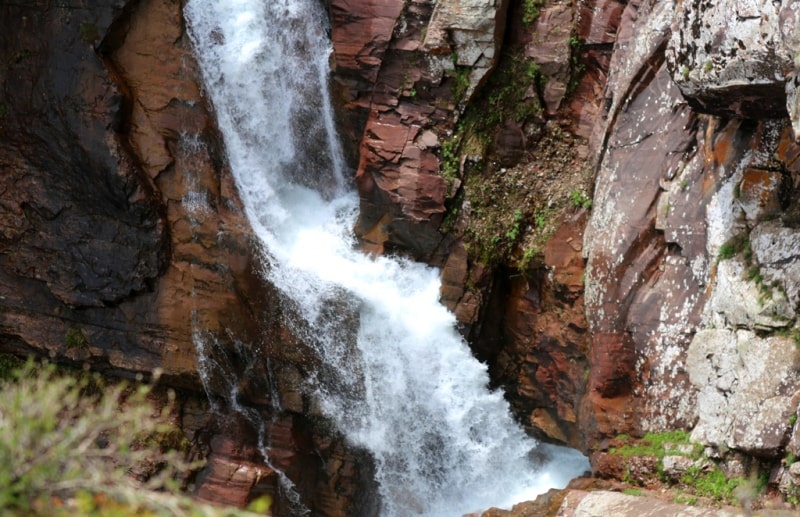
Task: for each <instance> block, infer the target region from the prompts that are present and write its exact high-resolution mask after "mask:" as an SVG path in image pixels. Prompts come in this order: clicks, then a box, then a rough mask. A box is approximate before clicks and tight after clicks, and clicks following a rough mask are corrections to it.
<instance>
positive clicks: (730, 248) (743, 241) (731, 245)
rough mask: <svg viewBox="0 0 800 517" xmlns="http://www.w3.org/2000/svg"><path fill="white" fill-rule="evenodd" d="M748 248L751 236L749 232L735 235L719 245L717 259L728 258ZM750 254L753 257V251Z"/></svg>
mask: <svg viewBox="0 0 800 517" xmlns="http://www.w3.org/2000/svg"><path fill="white" fill-rule="evenodd" d="M748 248H750V236H749V235H748V234H747V233H740V234H738V235H734V236H733V237H731V238H730V239H728V240H727V241H726V242H725V244H723V245H722V246H720V247H719V251H718V252H717V260H718V261H720V260H728V259H730V258H733V257H735V256H736V255H738V254H740V253H743V252H744V251H745V249H748ZM749 256H750V257H751V258H752V253H751V254H750V255H749Z"/></svg>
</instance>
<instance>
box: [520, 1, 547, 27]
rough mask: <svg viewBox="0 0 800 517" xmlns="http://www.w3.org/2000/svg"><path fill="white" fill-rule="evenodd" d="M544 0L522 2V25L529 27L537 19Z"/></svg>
mask: <svg viewBox="0 0 800 517" xmlns="http://www.w3.org/2000/svg"><path fill="white" fill-rule="evenodd" d="M544 4H545V0H524V2H523V4H522V23H524V24H525V25H530V24H532V23H533V22H535V21H536V20H537V19H538V18H539V14H540V11H541V9H542V7H544Z"/></svg>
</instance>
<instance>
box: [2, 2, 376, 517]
mask: <svg viewBox="0 0 800 517" xmlns="http://www.w3.org/2000/svg"><path fill="white" fill-rule="evenodd" d="M0 26H2V27H3V31H0V32H2V36H0V38H2V45H0V58H2V60H3V63H10V65H9V68H8V72H9V73H7V74H3V75H2V76H0V86H1V87H2V91H3V92H5V95H4V96H3V98H2V100H0V102H1V104H0V168H2V170H3V174H2V178H0V185H1V186H2V189H3V190H4V192H6V194H5V195H4V196H3V199H2V202H0V297H2V298H0V299H1V300H2V305H3V310H2V313H0V348H2V350H3V351H7V352H15V353H31V352H33V353H37V354H40V355H48V354H49V355H51V356H52V357H54V358H55V359H56V360H58V361H63V362H68V363H72V364H78V365H81V364H86V365H90V366H91V367H93V368H95V369H97V370H101V371H106V372H109V373H113V374H115V375H122V376H125V377H133V376H134V375H136V374H144V375H145V376H148V375H149V374H150V372H152V371H153V370H154V369H156V368H159V369H161V370H162V371H163V373H164V375H163V377H162V379H164V381H165V382H166V383H167V384H169V385H172V386H173V387H178V388H181V389H183V390H186V391H185V393H183V394H181V395H180V398H181V400H182V401H189V402H192V401H196V400H197V399H198V398H199V399H205V398H206V394H205V393H204V391H203V388H204V386H203V385H202V384H201V382H200V377H199V374H198V372H199V367H200V366H201V361H200V358H199V357H198V351H197V349H196V347H195V342H194V338H195V336H196V335H198V334H200V335H202V337H203V338H204V339H205V340H207V341H211V342H215V343H216V345H215V346H214V347H211V349H210V352H209V353H212V354H215V360H221V359H225V361H222V363H224V364H226V365H227V366H226V367H227V369H226V370H225V371H216V372H212V373H211V374H209V375H208V378H209V383H208V384H207V385H206V386H205V388H207V389H208V391H209V394H210V396H211V398H212V402H214V401H218V400H220V399H224V397H226V396H229V394H230V390H231V388H232V386H231V382H232V381H231V379H232V378H235V377H240V378H241V382H240V385H239V386H238V388H239V392H240V393H242V394H243V395H242V396H243V399H242V401H241V402H242V403H243V404H244V405H246V406H247V407H249V408H250V411H251V415H258V418H254V419H253V421H248V420H246V419H245V420H242V418H241V417H236V416H235V415H228V414H225V412H224V411H221V412H220V413H218V414H215V415H212V416H213V418H209V417H208V415H206V418H200V417H197V416H196V415H195V416H191V415H188V414H187V415H186V419H185V421H184V428H185V429H186V431H187V433H188V434H189V435H190V436H189V438H190V439H191V440H193V441H194V442H195V443H196V444H197V446H198V447H199V449H198V450H200V451H203V450H206V451H210V453H211V455H210V457H209V467H208V468H207V470H206V471H204V472H202V473H201V474H200V476H199V478H200V480H201V482H200V486H199V493H200V495H201V496H202V497H204V498H206V499H209V500H214V501H218V502H228V503H233V504H237V505H242V504H244V503H246V502H247V501H249V500H250V499H252V498H254V497H256V496H257V495H259V494H261V493H277V492H278V488H277V477H276V476H275V475H274V473H273V472H271V470H270V469H269V468H267V467H266V465H265V463H264V458H262V457H261V455H260V454H261V453H260V452H259V451H258V447H257V446H258V440H257V436H258V431H257V429H256V428H257V427H260V426H261V425H262V424H261V420H263V422H264V423H265V424H263V425H266V423H269V422H273V423H272V424H271V427H270V429H269V431H268V434H269V435H271V436H272V440H273V441H272V442H271V443H272V444H273V447H272V448H271V451H272V453H271V454H273V455H274V457H271V458H270V460H271V461H272V464H273V465H276V466H278V467H280V468H281V469H282V470H284V471H286V472H288V473H290V475H291V476H293V477H295V478H296V479H303V480H304V481H303V483H298V491H299V492H300V495H301V498H302V499H303V500H304V501H305V504H306V505H307V506H308V507H309V508H311V509H312V510H313V509H314V508H315V505H320V506H324V507H325V509H326V510H325V511H326V512H327V513H325V514H328V515H336V514H337V512H338V514H339V515H344V514H348V512H349V509H350V508H351V507H352V506H353V504H355V503H353V501H356V500H359V497H361V496H359V495H358V494H355V493H354V490H353V488H352V487H353V486H355V485H356V484H357V483H356V481H355V479H356V478H357V477H358V476H359V475H360V472H361V470H359V469H360V468H361V469H368V462H366V461H362V462H360V467H359V468H356V467H353V466H352V463H353V462H354V460H353V458H352V456H351V454H352V453H351V451H350V450H348V449H347V448H346V447H344V446H343V445H342V443H341V441H340V440H338V439H333V438H327V440H328V442H329V443H328V445H327V448H326V449H325V452H321V451H322V447H320V446H319V445H318V444H314V443H313V442H314V440H321V439H322V438H320V437H319V436H316V435H315V433H317V430H316V429H317V428H315V427H314V426H312V425H311V424H310V422H309V421H308V420H305V419H303V418H302V417H300V416H299V415H298V414H297V413H293V412H292V411H293V410H296V411H298V412H302V411H303V401H302V399H301V396H300V395H299V394H298V392H297V389H298V385H299V382H300V380H299V379H301V377H300V376H301V375H303V373H302V370H300V371H298V367H297V366H293V365H294V364H296V363H302V362H304V361H306V360H307V358H306V357H305V356H303V355H302V353H299V352H298V351H297V347H296V346H295V345H296V342H295V341H294V340H293V339H292V337H291V335H290V334H289V333H288V332H287V331H286V329H285V328H283V327H281V324H280V323H279V321H280V317H281V314H280V310H279V308H278V306H277V304H278V301H277V294H276V293H275V292H273V291H271V290H270V288H269V286H267V285H266V284H265V282H264V281H263V280H262V279H261V277H260V275H259V274H258V268H259V267H260V266H259V265H258V259H257V258H256V255H257V250H256V248H255V245H254V243H253V237H252V235H251V229H250V227H249V224H248V222H247V220H246V218H245V216H244V214H243V212H242V208H241V204H240V202H239V199H238V194H237V192H236V188H235V185H234V183H233V179H232V177H231V174H230V172H229V171H228V170H227V169H226V167H225V165H224V164H225V157H224V151H223V145H222V142H221V139H220V136H219V134H218V132H217V130H216V127H215V123H214V121H213V118H212V117H210V116H209V109H208V106H207V105H206V103H205V100H204V98H203V97H202V96H201V94H200V89H201V88H200V84H199V80H198V72H197V69H196V66H195V64H194V60H193V57H192V54H191V51H190V47H189V42H188V39H187V37H186V35H185V34H184V32H183V20H182V15H181V3H180V2H179V1H177V0H175V1H173V0H142V1H138V2H124V1H122V0H120V1H118V2H106V3H105V4H103V5H97V6H94V7H90V8H86V9H68V8H62V7H58V6H55V5H51V4H50V3H47V2H32V3H28V4H24V5H23V4H14V5H11V4H4V5H2V6H0ZM42 34H47V35H48V37H47V38H43V37H42ZM4 66H5V65H4ZM267 335H269V336H270V337H271V338H274V342H276V343H282V344H283V346H274V347H270V348H266V347H264V346H261V345H260V343H262V341H263V340H264V339H265V336H267ZM245 357H246V358H247V360H246V361H245ZM222 363H221V364H222ZM245 370H246V371H247V372H250V373H251V376H250V377H248V376H247V375H245V373H246V371H245ZM275 371H277V372H281V375H280V376H279V377H278V380H275V383H276V385H277V386H278V391H279V393H280V398H281V400H280V402H281V403H282V404H283V405H284V406H285V407H287V409H286V410H282V411H280V410H279V409H278V407H279V404H278V402H277V401H275V400H270V398H269V396H268V394H270V393H272V386H273V385H272V384H271V383H270V379H271V378H272V377H274V375H275V374H274V373H273V372H275ZM186 404H188V402H186ZM186 407H188V406H186ZM221 407H225V405H224V404H223V405H221ZM236 418H238V419H239V423H238V424H237V425H224V422H225V421H226V419H236ZM322 435H323V436H325V435H326V433H322ZM205 447H207V448H205ZM312 450H314V451H315V452H313V453H311V451H312ZM320 454H321V455H320ZM328 455H330V456H334V455H335V456H336V458H337V461H338V462H339V463H340V464H346V463H348V462H349V463H350V465H351V466H350V469H349V471H348V472H347V473H341V474H340V475H339V477H338V478H337V479H338V481H337V482H336V483H334V482H332V481H331V480H330V479H331V478H330V475H329V473H325V471H324V467H323V462H324V461H325V460H322V459H321V458H327V457H328ZM230 475H233V478H231V477H230ZM231 480H233V482H230V481H231ZM277 504H278V507H279V508H281V505H284V506H285V501H280V500H279V501H278V503H277ZM284 510H285V512H286V513H291V512H290V511H289V510H286V509H285V508H284ZM279 513H280V512H279Z"/></svg>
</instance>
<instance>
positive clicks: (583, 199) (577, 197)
mask: <svg viewBox="0 0 800 517" xmlns="http://www.w3.org/2000/svg"><path fill="white" fill-rule="evenodd" d="M569 198H570V203H571V204H572V206H574V207H575V208H585V209H587V210H588V209H590V208H592V199H591V198H590V197H589V196H587V195H586V194H584V193H583V192H581V191H580V190H578V189H572V190H571V191H570V193H569Z"/></svg>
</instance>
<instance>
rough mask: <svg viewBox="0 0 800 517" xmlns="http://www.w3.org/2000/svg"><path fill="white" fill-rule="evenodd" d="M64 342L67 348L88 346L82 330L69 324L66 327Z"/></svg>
mask: <svg viewBox="0 0 800 517" xmlns="http://www.w3.org/2000/svg"><path fill="white" fill-rule="evenodd" d="M66 342H67V348H80V349H84V348H88V347H89V341H87V339H86V336H85V335H84V334H83V331H82V330H81V329H80V328H78V327H77V326H76V325H70V327H69V328H68V329H67V336H66Z"/></svg>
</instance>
